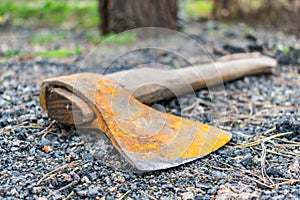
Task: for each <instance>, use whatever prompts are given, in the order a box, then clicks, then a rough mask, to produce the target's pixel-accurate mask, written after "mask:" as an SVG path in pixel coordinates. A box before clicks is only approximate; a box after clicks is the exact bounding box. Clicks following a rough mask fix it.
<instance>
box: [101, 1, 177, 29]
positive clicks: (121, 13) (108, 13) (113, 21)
mask: <svg viewBox="0 0 300 200" xmlns="http://www.w3.org/2000/svg"><path fill="white" fill-rule="evenodd" d="M176 1H177V0H99V11H100V16H101V31H102V33H103V34H108V33H110V32H114V33H120V32H122V31H126V30H129V29H132V28H139V27H149V26H151V27H164V28H170V29H174V30H177V29H178V28H177V26H176V20H177V4H176Z"/></svg>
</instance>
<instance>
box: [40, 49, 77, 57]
mask: <svg viewBox="0 0 300 200" xmlns="http://www.w3.org/2000/svg"><path fill="white" fill-rule="evenodd" d="M81 51H82V50H81V48H76V49H75V50H65V49H58V50H52V51H41V52H37V53H36V55H38V56H42V57H46V58H58V57H68V56H74V55H79V54H81Z"/></svg>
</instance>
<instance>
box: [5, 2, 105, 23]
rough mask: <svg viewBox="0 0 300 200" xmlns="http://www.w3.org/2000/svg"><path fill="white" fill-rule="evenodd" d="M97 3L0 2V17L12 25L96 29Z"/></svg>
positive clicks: (97, 21)
mask: <svg viewBox="0 0 300 200" xmlns="http://www.w3.org/2000/svg"><path fill="white" fill-rule="evenodd" d="M97 3H98V1H97V0H89V1H74V0H73V1H72V0H68V1H52V0H45V1H31V0H22V1H11V0H1V1H0V16H4V15H5V16H8V19H9V20H11V21H12V22H13V25H17V26H19V25H31V26H32V25H33V26H55V27H57V26H60V27H64V28H66V27H68V28H76V27H78V26H79V27H83V28H87V27H97V26H98V24H99V22H100V20H99V14H98V10H97V9H98V5H97Z"/></svg>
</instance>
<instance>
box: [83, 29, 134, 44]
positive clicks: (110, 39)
mask: <svg viewBox="0 0 300 200" xmlns="http://www.w3.org/2000/svg"><path fill="white" fill-rule="evenodd" d="M86 37H87V39H88V40H89V41H90V42H92V43H95V44H98V43H100V42H105V43H107V44H131V43H133V42H135V41H136V40H137V34H136V33H135V32H124V33H121V34H114V33H110V34H108V35H106V36H101V35H100V34H99V32H98V31H87V32H86Z"/></svg>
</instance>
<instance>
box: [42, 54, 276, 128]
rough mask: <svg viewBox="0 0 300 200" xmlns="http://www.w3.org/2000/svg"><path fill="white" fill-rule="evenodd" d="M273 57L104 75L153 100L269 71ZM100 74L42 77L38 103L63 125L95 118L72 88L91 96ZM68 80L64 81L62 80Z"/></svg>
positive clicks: (138, 96) (129, 90)
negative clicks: (44, 78) (46, 78)
mask: <svg viewBox="0 0 300 200" xmlns="http://www.w3.org/2000/svg"><path fill="white" fill-rule="evenodd" d="M276 65H277V62H276V60H275V59H272V58H269V57H265V56H258V57H250V58H245V59H234V60H228V61H222V62H215V63H212V64H204V65H196V66H191V67H186V68H182V69H177V70H163V69H155V68H139V69H133V70H127V71H120V72H116V73H112V74H108V75H106V77H107V78H109V79H111V80H113V81H115V82H117V83H119V84H120V85H121V86H122V87H124V88H125V89H126V90H127V91H128V92H129V93H131V94H132V95H133V96H134V97H136V98H137V99H138V100H139V101H141V102H143V103H153V102H156V101H160V100H164V99H168V98H171V97H174V96H180V95H184V94H187V93H189V92H192V91H193V90H198V89H201V88H205V87H210V86H212V85H216V84H223V83H224V82H227V81H231V80H235V79H238V78H241V77H244V76H247V75H254V74H260V73H272V72H273V71H274V68H275V66H276ZM101 77H102V75H100V74H95V73H81V74H73V75H67V76H61V77H56V78H52V79H48V80H46V81H44V83H43V85H42V91H41V98H40V99H41V104H42V106H43V108H44V109H45V110H46V111H47V112H48V114H49V116H50V117H51V118H54V119H57V120H58V121H60V122H61V123H64V124H67V125H73V124H74V123H75V122H76V123H77V124H85V123H87V122H90V121H92V120H93V119H94V118H95V113H94V112H93V109H92V106H93V105H88V104H87V101H85V100H84V99H82V97H77V96H76V95H75V94H74V92H73V91H72V88H81V87H84V88H81V91H85V92H87V91H88V92H89V93H90V94H91V95H90V96H92V93H94V92H95V91H96V90H97V86H96V85H97V83H98V81H99V80H100V79H101ZM66 83H68V84H66Z"/></svg>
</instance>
